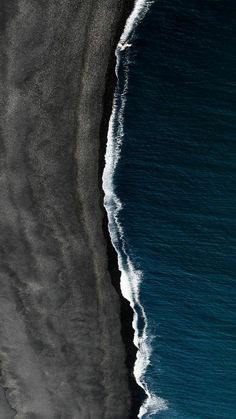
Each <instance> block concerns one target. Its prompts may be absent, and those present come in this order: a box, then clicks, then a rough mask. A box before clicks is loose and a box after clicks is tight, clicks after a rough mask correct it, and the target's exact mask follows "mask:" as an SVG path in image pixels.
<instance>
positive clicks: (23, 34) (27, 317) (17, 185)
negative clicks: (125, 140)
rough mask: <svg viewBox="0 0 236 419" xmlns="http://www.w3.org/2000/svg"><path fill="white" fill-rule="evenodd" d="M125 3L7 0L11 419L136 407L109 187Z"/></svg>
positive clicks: (6, 358)
mask: <svg viewBox="0 0 236 419" xmlns="http://www.w3.org/2000/svg"><path fill="white" fill-rule="evenodd" d="M131 7H132V2H130V1H126V2H125V0H124V1H118V0H104V1H102V2H101V1H95V0H93V1H92V0H86V1H78V0H67V1H65V0H57V1H56V0H48V1H43V0H42V1H40V2H39V1H36V0H7V1H5V2H3V6H2V13H1V17H0V19H1V31H0V43H1V49H0V51H1V69H0V77H1V83H0V89H1V92H0V98H1V100H0V115H1V120H0V126H1V140H0V148H1V153H0V159H1V160H0V190H1V200H0V252H1V255H0V319H1V320H0V361H1V377H0V386H1V387H0V389H1V392H0V413H1V412H2V411H3V412H4V413H3V414H2V413H1V414H2V415H4V416H3V418H4V419H8V418H12V417H14V418H16V419H41V418H42V419H54V418H55V419H57V418H58V419H59V418H60V419H93V418H94V419H95V418H96V419H125V418H131V417H132V418H134V417H136V413H137V408H138V405H137V401H138V398H139V391H138V389H137V387H136V386H135V382H134V380H133V378H132V375H131V373H130V371H131V370H132V365H133V362H134V357H135V350H134V347H133V344H132V328H131V321H132V312H131V309H130V307H129V305H128V303H127V302H126V301H125V300H123V299H122V298H121V296H120V291H119V273H118V270H117V261H116V255H115V253H114V250H113V249H112V247H111V244H110V241H109V236H108V232H107V223H106V216H105V212H104V208H103V205H102V198H103V196H102V189H101V173H102V168H103V165H104V150H105V142H106V131H107V124H108V118H109V114H110V110H111V99H112V89H113V87H114V82H115V78H114V64H115V61H114V49H115V45H116V44H117V42H118V39H119V36H120V33H121V32H122V27H123V25H124V22H125V18H126V17H127V15H128V13H129V12H130V8H131ZM108 255H109V258H108ZM121 320H122V321H121ZM1 417H2V416H1Z"/></svg>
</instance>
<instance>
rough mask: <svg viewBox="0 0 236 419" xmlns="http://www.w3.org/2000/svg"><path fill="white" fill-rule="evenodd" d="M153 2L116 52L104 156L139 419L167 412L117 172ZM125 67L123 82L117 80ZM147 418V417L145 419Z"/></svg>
mask: <svg viewBox="0 0 236 419" xmlns="http://www.w3.org/2000/svg"><path fill="white" fill-rule="evenodd" d="M151 3H152V2H150V1H146V0H137V1H136V3H135V6H134V9H133V12H132V13H131V15H130V16H129V18H128V20H127V22H126V25H125V29H124V32H123V34H122V35H121V38H120V42H119V44H118V46H117V49H116V57H117V64H116V75H117V78H118V84H117V87H116V90H115V94H114V99H113V109H112V114H111V118H110V122H109V130H108V139H107V149H106V155H105V162H106V164H105V169H104V172H103V189H104V193H105V198H104V205H105V208H106V211H107V214H108V221H109V232H110V236H111V240H112V243H113V245H114V247H115V249H116V251H117V254H118V264H119V269H120V271H121V292H122V295H123V296H124V297H125V298H126V299H127V300H128V301H129V303H130V305H131V307H132V309H133V311H134V317H133V328H134V344H135V346H136V347H137V349H138V351H137V357H136V362H135V365H134V376H135V379H136V381H137V383H138V384H139V385H140V386H141V387H142V388H143V389H144V391H145V393H146V395H147V399H146V401H145V402H144V404H143V405H142V406H141V409H140V412H139V415H138V417H139V418H144V416H145V417H150V416H152V415H154V414H156V413H158V412H160V411H162V410H165V409H167V405H166V403H165V401H164V400H162V399H161V398H159V397H157V396H156V395H154V394H152V393H151V392H150V391H149V389H148V387H147V383H146V381H145V372H146V369H147V367H148V365H149V363H150V355H151V345H150V338H149V336H148V333H147V329H148V322H147V318H146V314H145V311H144V308H143V306H142V305H141V302H140V299H139V290H140V282H141V280H142V272H140V271H139V270H137V269H136V268H135V266H134V264H133V262H132V261H131V259H130V257H129V255H128V253H127V250H126V243H125V236H124V230H123V226H122V224H121V222H120V221H119V213H120V211H121V210H122V203H121V201H120V199H119V197H118V196H117V195H116V193H115V188H114V173H115V169H116V167H117V163H118V161H119V158H120V152H121V146H122V142H123V138H124V110H125V105H126V98H127V92H128V75H129V62H130V61H129V55H130V53H129V47H130V46H131V41H132V38H133V36H134V32H135V29H136V27H137V25H138V24H139V22H140V21H141V20H142V19H143V18H144V16H145V14H146V13H147V11H148V10H149V7H150V5H151ZM121 64H122V75H123V77H122V79H123V81H122V82H121V81H120V80H119V77H118V73H119V69H120V66H121ZM138 319H141V320H142V324H143V327H142V330H139V329H138ZM146 415H147V416H146Z"/></svg>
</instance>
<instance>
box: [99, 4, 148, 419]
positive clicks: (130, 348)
mask: <svg viewBox="0 0 236 419" xmlns="http://www.w3.org/2000/svg"><path fill="white" fill-rule="evenodd" d="M129 3H130V4H129V5H127V6H126V8H125V10H124V13H123V16H122V19H121V20H120V22H119V23H118V31H117V35H116V38H115V41H114V45H113V48H112V49H111V53H110V59H109V66H108V70H107V74H106V85H105V92H104V96H103V115H102V120H101V125H100V140H101V144H100V152H99V163H100V164H99V177H98V180H99V188H100V191H101V195H102V202H101V205H102V209H103V232H104V236H105V239H106V242H107V257H108V270H109V273H110V277H111V282H112V285H113V286H114V288H115V290H116V292H117V293H118V295H119V299H120V320H121V336H122V340H123V343H124V346H125V352H126V365H127V368H128V374H129V377H128V378H129V388H130V393H131V410H130V416H129V419H137V417H138V413H139V410H140V407H141V405H142V403H143V402H144V400H145V398H146V394H145V392H144V390H143V389H142V388H141V387H140V386H139V385H138V384H137V382H136V380H135V377H134V374H133V369H134V364H135V360H136V354H137V351H138V350H137V348H136V346H135V345H134V342H133V339H134V329H133V326H132V321H133V316H134V312H133V309H132V308H131V306H130V303H129V301H128V300H126V299H125V297H124V296H123V295H122V293H121V288H120V277H121V272H120V270H119V267H118V255H117V252H116V250H115V248H114V246H113V244H112V242H111V237H110V233H109V230H108V216H107V212H106V209H105V207H104V204H103V199H104V190H103V188H102V175H103V170H104V167H105V152H106V144H107V134H108V126H109V121H110V117H111V112H112V105H113V97H114V91H115V87H116V84H117V77H116V74H115V67H116V60H117V58H116V55H115V50H116V47H117V45H118V42H119V40H120V37H121V35H122V33H123V30H124V27H125V23H126V21H127V19H128V17H129V16H130V14H131V12H132V10H133V8H134V0H130V1H129Z"/></svg>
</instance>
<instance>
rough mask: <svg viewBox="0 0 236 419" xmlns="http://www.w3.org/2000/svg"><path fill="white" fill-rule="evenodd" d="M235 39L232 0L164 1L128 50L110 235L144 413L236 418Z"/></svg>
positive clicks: (117, 119) (122, 64)
mask: <svg viewBox="0 0 236 419" xmlns="http://www.w3.org/2000/svg"><path fill="white" fill-rule="evenodd" d="M235 39H236V6H235V4H234V2H233V1H228V2H227V4H226V3H224V4H223V2H212V1H204V2H197V1H193V0H190V1H188V2H187V1H180V0H178V1H174V2H172V1H169V0H168V1H154V2H153V3H152V5H151V7H150V10H149V11H148V13H147V14H146V16H145V17H144V18H143V20H142V21H141V22H140V23H139V25H138V26H137V27H136V28H135V35H134V36H132V39H131V41H130V38H129V37H128V39H124V40H123V41H124V42H131V43H132V46H131V47H129V46H127V48H125V49H124V50H123V51H120V52H119V60H120V61H119V69H118V76H119V86H118V88H117V92H116V108H117V109H116V112H115V114H114V115H113V116H114V118H113V126H112V127H110V129H111V128H112V130H113V131H112V133H111V131H110V135H112V134H113V135H114V133H116V135H115V138H113V140H116V142H115V143H113V146H114V149H113V152H114V154H115V155H116V156H118V155H119V160H118V158H117V161H116V162H115V163H114V162H113V163H114V164H113V169H115V172H114V173H113V177H112V181H113V192H115V193H116V195H115V199H113V203H111V202H110V205H111V206H110V212H112V211H113V215H114V219H113V222H114V223H113V225H111V224H110V229H113V232H112V235H113V242H114V244H115V246H116V247H117V249H118V251H119V252H120V253H119V256H120V258H119V259H120V260H119V264H120V267H121V269H122V274H123V282H122V285H123V293H124V294H125V293H126V295H127V297H128V298H129V299H130V300H131V301H132V304H133V307H134V309H135V311H136V315H135V318H134V327H135V328H136V329H137V332H136V344H137V346H139V349H140V352H139V359H138V362H137V363H136V376H137V378H138V380H140V382H141V384H142V385H143V386H144V387H145V388H146V390H147V391H148V392H149V396H150V397H149V402H150V403H149V405H148V406H146V407H147V409H146V413H145V410H143V413H142V415H141V416H140V417H143V418H149V417H157V418H165V419H172V418H178V419H202V418H227V419H231V418H232V419H233V418H235V416H236V405H235V392H236V357H235V355H236V340H235V336H236V330H235V329H236V326H235V324H236V310H235V298H236V287H235V285H236V279H235V272H236V266H235V265H236V263H235V232H236V219H235V207H236V171H235V154H236V144H235V128H236V127H235V125H236V122H235V114H236V79H235V71H234V70H235V66H236V58H235ZM127 76H128V78H127ZM119 142H120V143H119ZM110 186H111V185H110ZM113 198H114V195H113ZM128 284H130V287H127V285H128ZM151 349H152V352H150V350H151ZM137 369H138V370H139V371H137ZM145 370H146V371H145Z"/></svg>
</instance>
